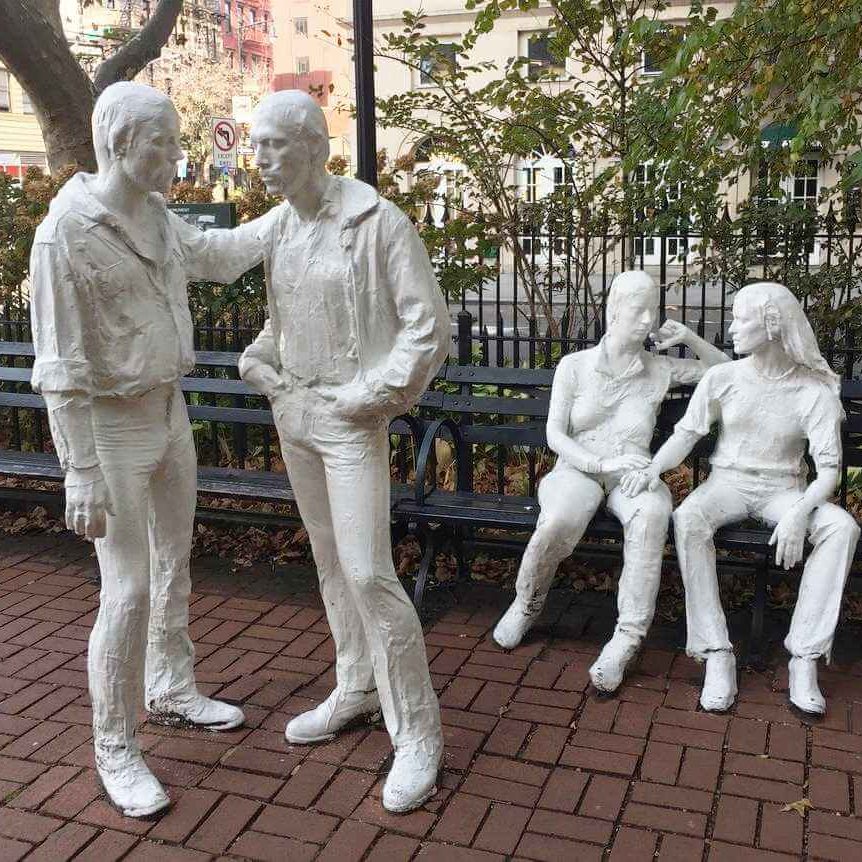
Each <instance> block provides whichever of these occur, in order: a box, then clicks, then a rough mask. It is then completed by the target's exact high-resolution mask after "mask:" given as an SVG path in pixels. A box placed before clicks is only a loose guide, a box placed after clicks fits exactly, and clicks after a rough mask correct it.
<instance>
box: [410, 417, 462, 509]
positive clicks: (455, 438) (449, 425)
mask: <svg viewBox="0 0 862 862" xmlns="http://www.w3.org/2000/svg"><path fill="white" fill-rule="evenodd" d="M444 428H445V429H447V430H448V431H449V433H450V434H451V435H452V442H453V443H454V444H455V459H456V460H457V459H458V458H459V457H460V455H461V452H462V451H463V447H464V438H463V437H462V436H461V429H460V428H459V427H458V423H457V422H455V420H454V419H450V418H449V417H448V416H447V417H444V418H443V419H438V420H436V421H435V422H432V423H431V425H429V426H428V430H427V431H426V432H425V436H424V438H423V439H422V446H421V447H420V448H419V457H418V458H417V459H416V485H415V488H414V498H415V500H416V504H417V505H419V506H421V505H423V504H424V503H425V498H426V497H427V496H428V494H430V493H431V492H432V491H435V490H436V489H437V452H436V449H435V446H434V444H435V443H436V442H437V437H438V436H439V435H440V432H441V431H442V430H443V429H444ZM429 463H430V464H431V467H432V470H431V486H430V487H427V486H426V485H425V474H426V472H427V471H428V464H429Z"/></svg>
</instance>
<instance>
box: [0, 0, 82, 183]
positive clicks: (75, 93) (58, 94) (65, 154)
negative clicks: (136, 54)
mask: <svg viewBox="0 0 862 862" xmlns="http://www.w3.org/2000/svg"><path fill="white" fill-rule="evenodd" d="M0 56H2V57H3V61H4V63H5V64H6V67H7V68H8V69H9V71H10V72H12V74H13V75H14V76H15V77H16V78H17V80H18V82H19V83H20V84H21V86H22V87H23V88H24V89H25V90H26V91H27V93H28V94H29V96H30V101H31V102H32V104H33V109H34V110H35V112H36V118H37V119H38V121H39V125H40V127H41V129H42V136H43V138H44V139H45V150H46V152H47V156H48V166H49V167H50V169H51V170H52V171H57V170H59V169H60V168H63V167H65V166H66V165H76V166H77V167H79V168H81V169H83V170H95V168H96V158H95V155H94V153H93V138H92V133H91V131H90V114H91V113H92V110H93V101H94V98H95V95H94V91H93V85H92V84H91V83H90V79H89V78H88V77H87V75H86V74H85V73H84V70H83V69H82V68H81V67H80V66H79V65H78V62H77V61H76V60H75V58H74V57H73V56H72V53H71V51H69V46H68V45H67V43H66V38H65V36H64V35H63V32H62V27H60V18H59V14H58V12H57V3H56V2H55V3H49V2H46V0H5V2H3V3H0Z"/></svg>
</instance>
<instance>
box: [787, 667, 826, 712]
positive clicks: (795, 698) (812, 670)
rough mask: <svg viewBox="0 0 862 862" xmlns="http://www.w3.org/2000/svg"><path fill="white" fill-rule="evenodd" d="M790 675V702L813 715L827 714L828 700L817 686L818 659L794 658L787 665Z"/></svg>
mask: <svg viewBox="0 0 862 862" xmlns="http://www.w3.org/2000/svg"><path fill="white" fill-rule="evenodd" d="M787 669H788V671H789V675H790V702H791V703H792V704H793V705H794V706H795V707H796V708H797V709H801V710H802V711H803V712H808V713H811V714H812V715H824V714H825V713H826V698H825V697H823V692H822V691H820V686H819V685H818V684H817V659H816V658H797V657H796V656H794V657H793V658H791V659H790V663H789V664H788V665H787Z"/></svg>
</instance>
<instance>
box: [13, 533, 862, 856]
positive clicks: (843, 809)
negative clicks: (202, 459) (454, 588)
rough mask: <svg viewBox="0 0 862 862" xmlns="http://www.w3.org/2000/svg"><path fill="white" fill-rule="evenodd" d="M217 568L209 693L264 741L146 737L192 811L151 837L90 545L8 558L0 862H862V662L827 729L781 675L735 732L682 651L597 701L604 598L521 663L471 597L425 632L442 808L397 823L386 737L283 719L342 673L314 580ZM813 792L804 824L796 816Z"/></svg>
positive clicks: (179, 811) (755, 696) (497, 605)
mask: <svg viewBox="0 0 862 862" xmlns="http://www.w3.org/2000/svg"><path fill="white" fill-rule="evenodd" d="M195 569H196V572H195V584H194V589H195V592H194V595H193V597H192V603H191V631H192V635H193V637H194V640H195V642H196V646H197V656H198V680H199V682H200V684H201V687H202V688H204V689H205V690H206V691H207V692H209V693H212V694H217V695H219V696H221V697H224V698H225V699H228V700H232V701H235V702H237V703H241V704H242V705H243V707H244V709H245V711H246V715H247V717H248V726H247V727H245V728H243V729H241V730H237V731H233V732H231V733H227V734H206V733H197V732H186V731H179V730H170V729H166V728H160V727H155V726H151V725H148V724H144V725H143V726H142V728H141V740H142V743H143V746H144V748H145V749H146V751H147V757H148V761H149V763H150V765H151V766H152V767H153V768H154V770H155V772H156V774H157V775H158V776H159V778H160V779H161V780H162V781H163V782H165V783H166V784H167V785H168V786H169V790H170V793H171V796H172V798H173V799H174V805H173V807H172V809H171V810H170V811H169V812H168V813H167V814H166V815H165V816H163V817H162V818H161V819H159V820H157V821H133V820H128V819H123V818H122V817H120V816H118V815H117V814H116V813H115V812H114V811H113V810H112V809H111V808H110V807H108V805H107V804H106V803H105V801H104V800H103V799H102V797H101V796H100V793H99V789H98V787H97V785H96V781H95V778H94V772H93V760H92V753H91V748H90V730H89V721H90V710H89V707H88V699H87V692H86V672H85V671H86V647H87V640H86V639H87V636H88V633H89V629H90V626H91V624H92V622H93V619H94V615H95V612H96V606H97V589H96V587H95V585H94V583H93V581H92V578H91V573H92V571H93V561H92V559H91V558H90V549H89V547H88V546H86V545H84V544H83V543H80V542H77V541H74V540H71V539H69V538H67V537H63V536H50V535H45V536H39V537H35V538H34V537H28V538H25V539H18V540H12V539H8V538H6V539H3V540H2V544H0V799H2V800H3V801H2V807H0V860H17V859H22V858H27V859H30V860H37V859H38V860H50V862H56V860H66V859H72V858H75V859H79V860H83V859H92V860H97V861H98V862H110V860H114V859H120V858H123V859H128V860H136V862H137V860H189V862H192V860H210V859H237V858H243V859H260V860H306V859H308V860H310V859H316V860H336V862H351V860H360V859H365V860H401V859H404V860H406V859H412V858H416V859H421V860H446V862H449V860H454V862H459V860H465V862H466V860H476V862H480V860H488V862H491V860H503V859H506V858H517V859H530V860H593V859H595V860H599V859H605V860H610V862H622V860H648V859H652V858H654V857H655V858H658V859H661V860H684V862H689V860H707V859H708V860H710V862H722V860H730V859H733V860H737V862H739V860H743V862H744V860H776V862H777V860H791V859H799V858H800V857H803V858H812V859H831V860H842V861H843V860H852V859H862V661H856V662H854V663H852V664H846V665H844V666H834V667H833V668H832V669H831V670H829V671H826V672H824V673H823V682H824V688H825V689H826V691H827V694H828V697H829V706H830V711H829V715H828V717H827V718H826V719H825V720H823V721H821V722H812V723H809V724H806V723H803V722H802V721H800V720H799V718H798V717H797V716H796V715H794V714H793V713H792V712H791V711H790V710H789V708H788V706H787V704H786V700H785V691H784V688H785V686H786V672H785V671H783V670H782V669H781V664H779V663H777V662H776V663H775V666H776V667H778V668H779V670H778V672H777V673H770V672H767V673H750V672H749V673H744V674H743V676H742V680H741V686H740V697H739V702H738V704H737V706H736V707H735V709H734V710H733V712H732V714H730V715H726V716H718V715H709V714H705V713H703V712H699V711H698V710H697V697H698V683H699V678H700V674H699V670H698V668H697V666H696V665H695V664H694V663H693V662H691V661H689V660H687V659H686V658H685V657H684V656H683V655H682V654H681V653H680V652H678V651H677V652H674V651H673V650H670V649H668V648H664V647H662V646H651V647H649V648H648V649H647V650H646V651H645V652H644V653H643V654H642V656H641V658H640V661H639V664H638V666H637V669H636V672H635V673H634V674H633V675H632V676H631V677H630V678H629V679H628V680H627V681H626V683H625V684H624V686H623V688H622V690H621V692H620V694H619V697H616V698H611V699H599V698H597V697H596V696H595V695H594V694H593V693H590V691H589V689H588V686H587V668H588V667H589V665H590V663H591V661H592V659H593V658H594V656H595V654H596V652H597V650H598V648H599V646H600V642H601V637H602V636H604V635H605V634H607V632H601V633H599V632H592V631H590V629H589V626H588V625H587V622H588V619H589V615H588V614H586V613H585V609H588V608H589V602H590V598H589V596H572V595H571V594H568V595H564V596H561V597H560V598H559V599H558V601H557V606H558V607H557V612H556V613H555V616H556V617H558V619H556V620H555V624H554V625H553V626H552V627H540V628H539V630H538V631H537V632H536V634H535V635H534V636H533V637H532V638H531V639H530V640H529V642H528V643H526V644H525V645H524V646H522V647H521V648H519V649H517V650H515V651H513V652H512V653H503V652H501V651H500V650H498V649H496V648H495V647H494V646H493V644H492V643H491V641H490V629H491V627H492V625H493V624H494V622H495V621H496V619H497V617H498V615H499V613H500V612H501V610H502V608H503V606H504V601H505V596H503V595H502V594H501V593H500V592H498V591H496V590H489V589H487V588H482V587H479V586H472V587H467V588H464V589H463V590H462V591H461V593H460V595H459V600H458V602H457V603H454V602H452V603H450V604H449V607H448V608H443V609H442V610H438V612H437V613H435V614H434V618H433V619H432V620H431V622H430V623H429V627H428V629H427V638H426V640H427V645H428V655H429V660H430V662H431V670H432V673H433V678H434V683H435V685H436V687H437V690H438V692H439V694H440V701H441V705H442V708H443V721H444V724H445V733H446V760H445V769H444V772H443V776H442V787H441V792H440V793H439V795H438V796H437V797H436V798H435V799H434V800H433V801H432V802H430V803H429V804H428V805H426V806H425V808H423V809H422V810H420V811H417V812H414V813H412V814H409V815H406V816H400V817H396V816H392V815H389V814H387V813H386V812H385V811H384V810H383V809H382V807H381V805H380V792H381V786H382V779H383V777H384V776H385V772H386V769H387V768H388V759H389V745H388V738H387V736H386V735H385V733H384V732H383V730H382V728H381V727H380V726H377V727H363V728H357V729H354V730H352V731H350V732H348V733H346V734H344V735H343V736H341V737H339V738H338V739H337V740H336V741H334V742H332V743H330V744H328V745H323V746H319V747H314V748H303V747H299V746H292V747H291V746H288V745H286V744H285V742H284V740H283V736H282V732H283V729H284V724H285V721H286V720H287V719H288V718H289V717H290V716H292V715H295V714H296V713H298V712H300V711H302V710H304V709H306V708H308V707H310V706H312V705H314V704H315V703H317V702H318V701H319V700H320V699H321V698H323V697H324V696H325V695H326V694H327V693H328V692H329V690H330V688H331V686H332V684H333V679H334V676H333V668H332V660H333V651H332V642H331V640H330V638H329V636H328V630H327V627H326V624H325V621H324V619H323V615H322V611H321V607H320V604H319V601H318V599H317V597H316V595H315V593H314V592H313V591H312V590H311V587H312V586H313V584H312V579H311V578H310V577H309V573H305V575H304V580H303V579H301V578H300V579H299V580H297V579H296V578H293V579H291V578H284V577H274V576H273V575H272V574H269V573H266V572H259V571H252V572H248V573H243V574H238V575H229V574H226V573H225V572H224V571H223V569H224V567H223V566H222V568H219V567H218V566H209V567H208V566H205V565H203V564H197V565H196V567H195ZM566 604H567V605H569V607H562V605H566ZM856 634H857V635H858V632H857V633H856ZM802 798H810V800H811V805H812V807H811V808H810V809H806V808H803V811H804V816H799V815H798V814H797V813H795V812H783V811H782V807H783V806H784V805H785V804H787V803H790V802H794V801H796V800H800V799H802Z"/></svg>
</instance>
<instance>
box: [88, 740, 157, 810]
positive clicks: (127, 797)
mask: <svg viewBox="0 0 862 862" xmlns="http://www.w3.org/2000/svg"><path fill="white" fill-rule="evenodd" d="M96 772H97V773H98V775H99V779H100V780H101V782H102V787H104V789H105V793H106V794H107V796H108V801H109V802H110V803H111V804H112V805H113V806H114V807H115V808H116V809H117V810H118V811H120V812H121V813H122V814H124V815H125V816H126V817H150V816H152V815H153V814H155V813H157V812H158V811H161V810H162V809H164V808H167V807H168V806H169V805H170V804H171V800H170V798H169V797H168V794H167V793H165V790H164V788H163V787H162V785H161V784H160V783H159V780H158V779H157V778H156V776H155V775H153V773H152V772H150V770H149V768H148V767H147V764H146V763H144V758H143V757H142V756H141V754H140V752H138V753H136V754H129V753H128V752H125V751H124V752H122V754H120V755H105V754H97V756H96Z"/></svg>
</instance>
